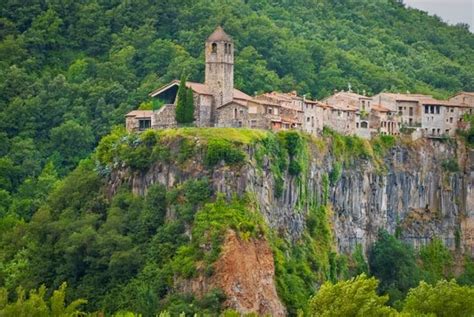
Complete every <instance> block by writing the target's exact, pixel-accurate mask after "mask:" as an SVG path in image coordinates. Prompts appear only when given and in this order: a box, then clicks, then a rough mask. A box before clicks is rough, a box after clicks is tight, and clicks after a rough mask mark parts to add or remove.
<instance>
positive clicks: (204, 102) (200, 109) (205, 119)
mask: <svg viewBox="0 0 474 317" xmlns="http://www.w3.org/2000/svg"><path fill="white" fill-rule="evenodd" d="M213 104H214V98H213V97H212V96H209V95H197V94H194V105H195V118H196V126H198V127H210V126H212V125H213V124H212V123H213V122H214V111H213V110H214V109H213Z"/></svg>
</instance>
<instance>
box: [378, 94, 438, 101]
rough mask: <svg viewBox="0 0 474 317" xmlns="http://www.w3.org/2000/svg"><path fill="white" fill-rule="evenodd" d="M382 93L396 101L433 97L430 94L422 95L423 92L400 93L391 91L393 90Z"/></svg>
mask: <svg viewBox="0 0 474 317" xmlns="http://www.w3.org/2000/svg"><path fill="white" fill-rule="evenodd" d="M381 95H385V96H388V97H391V98H393V99H395V100H396V101H420V99H427V98H431V96H430V95H422V94H399V93H391V92H384V93H381Z"/></svg>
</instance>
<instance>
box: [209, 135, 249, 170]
mask: <svg viewBox="0 0 474 317" xmlns="http://www.w3.org/2000/svg"><path fill="white" fill-rule="evenodd" d="M244 159H245V153H244V152H243V151H242V150H240V149H239V148H237V147H236V146H235V145H234V144H232V143H230V142H228V141H225V140H217V139H216V140H210V141H209V143H208V145H207V152H206V157H205V162H206V164H207V165H208V166H210V167H212V166H214V165H216V164H217V163H219V162H220V161H224V162H225V163H226V164H229V165H234V164H238V163H242V162H243V161H244Z"/></svg>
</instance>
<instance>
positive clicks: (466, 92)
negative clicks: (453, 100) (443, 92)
mask: <svg viewBox="0 0 474 317" xmlns="http://www.w3.org/2000/svg"><path fill="white" fill-rule="evenodd" d="M459 95H468V96H474V92H470V91H461V92H458V93H457V94H455V95H454V96H459Z"/></svg>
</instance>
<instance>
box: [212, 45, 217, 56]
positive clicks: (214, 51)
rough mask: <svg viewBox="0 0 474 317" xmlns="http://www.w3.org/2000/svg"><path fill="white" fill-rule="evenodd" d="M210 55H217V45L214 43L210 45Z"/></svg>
mask: <svg viewBox="0 0 474 317" xmlns="http://www.w3.org/2000/svg"><path fill="white" fill-rule="evenodd" d="M212 53H213V54H215V53H217V44H216V43H212Z"/></svg>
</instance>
